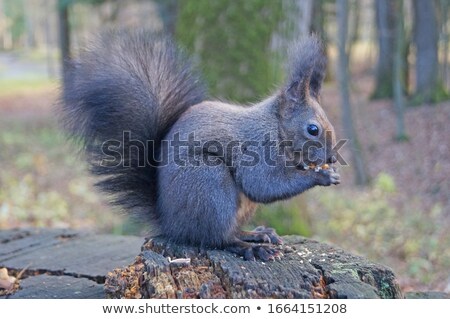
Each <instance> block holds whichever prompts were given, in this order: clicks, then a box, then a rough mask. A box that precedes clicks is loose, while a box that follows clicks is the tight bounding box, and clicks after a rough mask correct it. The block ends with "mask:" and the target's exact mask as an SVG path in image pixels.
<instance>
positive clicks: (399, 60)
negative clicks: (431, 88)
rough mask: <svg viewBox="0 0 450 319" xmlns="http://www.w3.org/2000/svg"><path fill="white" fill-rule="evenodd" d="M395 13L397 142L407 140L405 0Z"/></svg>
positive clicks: (400, 1) (397, 2)
mask: <svg viewBox="0 0 450 319" xmlns="http://www.w3.org/2000/svg"><path fill="white" fill-rule="evenodd" d="M395 9H396V10H395V11H396V12H397V18H396V21H395V38H396V41H395V48H394V72H393V84H394V105H395V114H396V120H397V121H396V123H397V124H396V134H395V139H396V140H405V139H406V132H405V121H404V104H405V102H404V91H405V80H404V77H403V73H404V72H403V69H404V67H405V66H404V63H403V56H404V50H405V30H404V25H403V0H397V1H396V2H395Z"/></svg>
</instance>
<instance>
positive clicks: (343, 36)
mask: <svg viewBox="0 0 450 319" xmlns="http://www.w3.org/2000/svg"><path fill="white" fill-rule="evenodd" d="M347 14H348V1H347V0H337V8H336V15H337V23H338V51H339V53H338V68H337V69H338V72H337V76H338V82H339V84H340V90H339V91H340V95H341V103H342V124H343V127H344V132H345V135H346V136H345V137H346V138H347V139H348V140H349V142H350V150H351V155H352V163H353V168H354V172H355V182H356V184H357V185H365V184H367V182H368V176H367V173H366V169H365V167H364V161H363V157H362V152H361V147H360V145H359V142H358V138H357V134H356V131H355V127H354V125H353V119H352V110H351V105H350V93H349V85H348V83H349V80H350V79H349V77H350V76H349V72H348V60H349V56H348V53H347V49H346V47H347V32H348V24H347V23H348V19H347Z"/></svg>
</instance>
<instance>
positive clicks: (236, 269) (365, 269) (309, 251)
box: [105, 236, 403, 298]
mask: <svg viewBox="0 0 450 319" xmlns="http://www.w3.org/2000/svg"><path fill="white" fill-rule="evenodd" d="M283 240H284V242H285V244H284V245H283V246H281V247H280V249H281V251H282V252H283V256H282V257H281V259H280V260H275V261H270V262H261V261H244V260H243V259H242V258H239V257H237V256H235V255H233V254H231V253H228V252H226V251H223V250H206V251H204V250H200V249H198V248H195V247H190V246H183V245H174V244H171V243H169V242H167V241H166V240H164V239H163V238H159V237H156V238H150V239H147V240H146V242H145V243H144V245H143V246H142V251H141V253H140V254H139V255H138V256H137V257H136V259H135V262H134V263H133V264H132V265H130V266H128V267H126V268H118V269H115V270H114V271H112V272H110V273H109V274H108V275H107V277H106V282H105V291H106V295H107V297H109V298H403V294H402V292H401V290H400V288H399V285H398V284H397V281H396V278H395V275H394V273H393V272H392V270H390V269H389V268H387V267H386V266H383V265H380V264H376V263H373V262H370V261H368V260H367V259H365V258H362V257H359V256H355V255H352V254H350V253H348V252H345V251H344V250H342V249H339V248H336V247H333V246H330V245H327V244H324V243H319V242H317V241H314V240H310V239H306V238H303V237H300V236H286V237H284V238H283Z"/></svg>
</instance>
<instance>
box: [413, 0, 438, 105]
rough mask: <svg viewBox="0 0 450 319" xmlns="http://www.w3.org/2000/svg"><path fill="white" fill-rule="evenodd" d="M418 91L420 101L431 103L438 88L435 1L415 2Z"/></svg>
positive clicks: (415, 0) (416, 90) (416, 91)
mask: <svg viewBox="0 0 450 319" xmlns="http://www.w3.org/2000/svg"><path fill="white" fill-rule="evenodd" d="M413 7H414V43H415V45H416V89H415V95H416V97H417V98H418V99H420V101H423V102H431V99H432V95H433V91H435V90H436V89H437V86H438V28H437V17H436V8H435V4H434V1H423V0H414V1H413Z"/></svg>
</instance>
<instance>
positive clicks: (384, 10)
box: [372, 0, 396, 99]
mask: <svg viewBox="0 0 450 319" xmlns="http://www.w3.org/2000/svg"><path fill="white" fill-rule="evenodd" d="M394 4H395V1H391V0H378V1H375V13H376V14H375V16H376V25H377V30H378V48H379V52H378V62H377V68H376V85H375V91H374V92H373V93H372V98H374V99H379V98H390V97H392V95H393V90H392V88H393V83H392V79H393V77H392V70H393V66H394V45H395V43H394V34H395V14H396V12H395V10H394Z"/></svg>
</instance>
